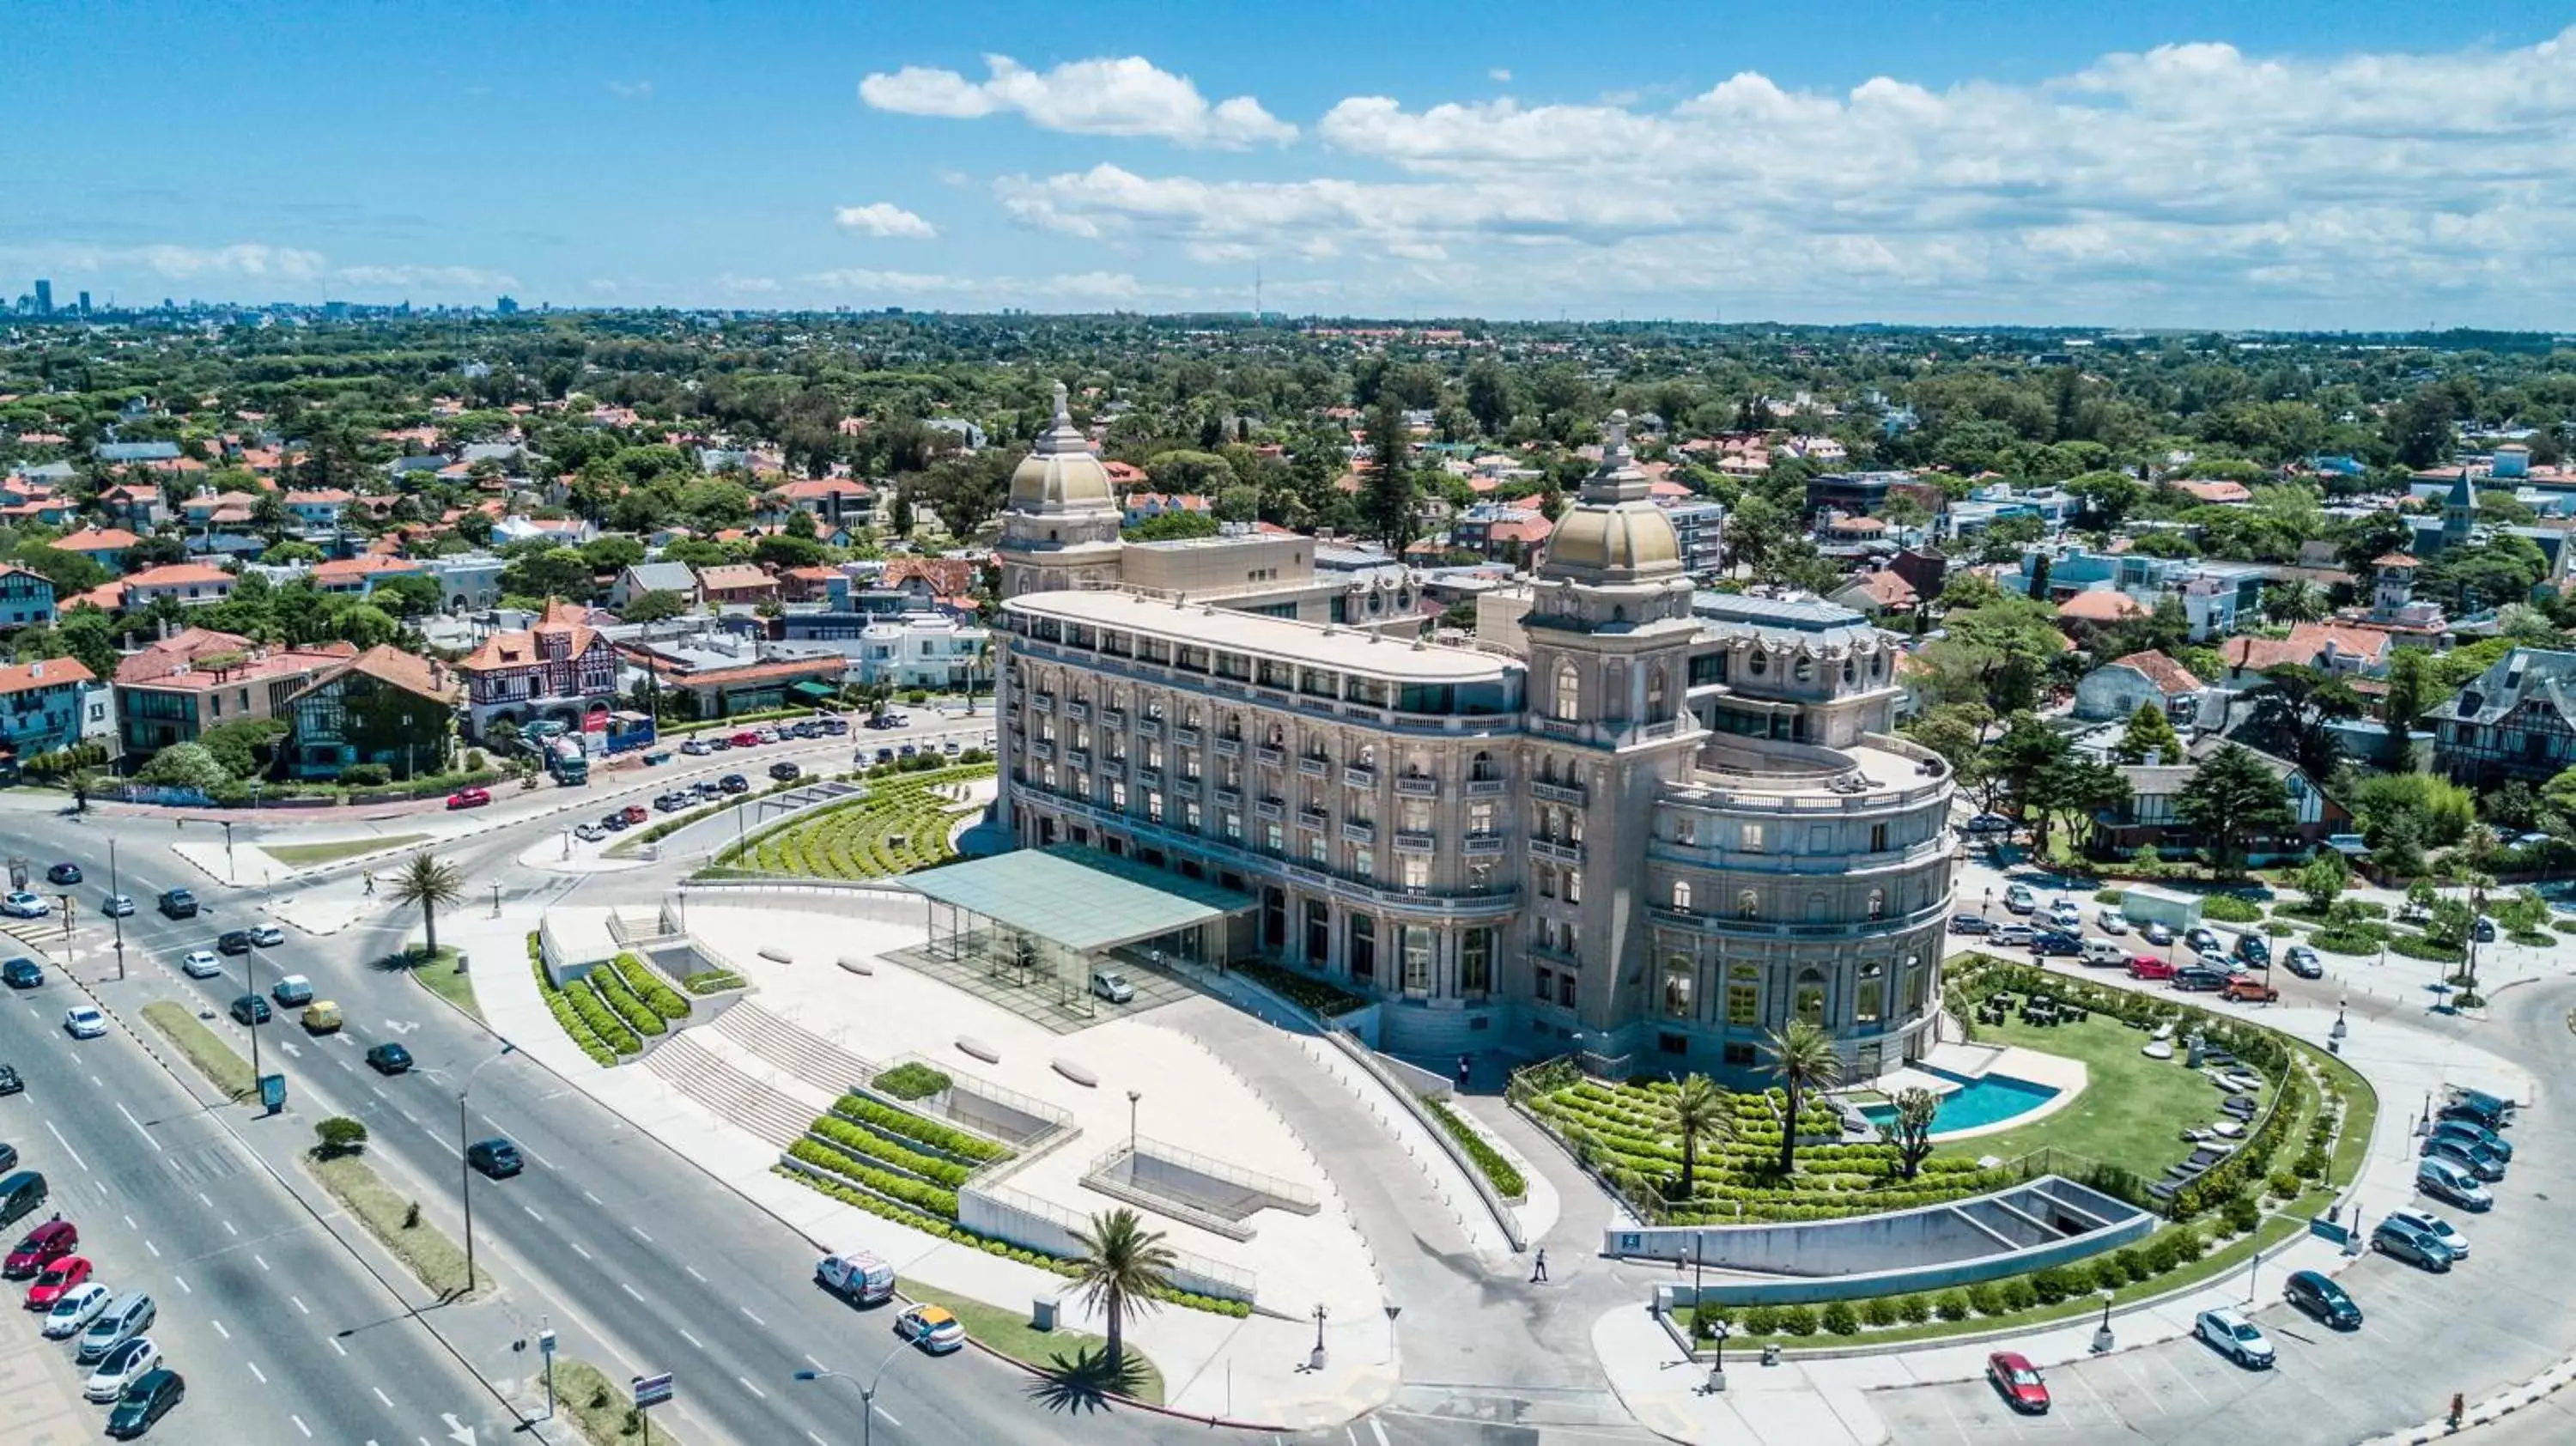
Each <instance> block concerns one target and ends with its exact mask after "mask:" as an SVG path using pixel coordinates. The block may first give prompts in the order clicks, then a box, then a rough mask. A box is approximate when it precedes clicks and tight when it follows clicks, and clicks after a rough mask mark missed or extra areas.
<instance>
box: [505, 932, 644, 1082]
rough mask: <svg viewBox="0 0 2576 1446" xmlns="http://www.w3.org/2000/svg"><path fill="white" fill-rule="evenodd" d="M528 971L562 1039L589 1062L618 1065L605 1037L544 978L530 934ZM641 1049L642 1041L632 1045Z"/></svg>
mask: <svg viewBox="0 0 2576 1446" xmlns="http://www.w3.org/2000/svg"><path fill="white" fill-rule="evenodd" d="M528 968H529V970H530V971H532V972H533V973H534V974H535V975H536V977H537V994H538V996H539V997H540V998H542V999H544V1000H545V1001H546V1012H547V1013H549V1014H552V1015H553V1016H554V1017H555V1023H557V1024H559V1025H562V1026H563V1032H564V1035H565V1037H566V1038H568V1039H570V1040H571V1041H572V1042H573V1043H574V1044H577V1045H579V1046H581V1052H582V1053H584V1054H586V1055H589V1056H590V1058H591V1062H592V1063H594V1064H601V1065H615V1064H616V1063H617V1054H618V1051H617V1050H616V1049H615V1047H614V1046H612V1045H611V1044H610V1043H609V1042H608V1041H607V1039H606V1037H605V1036H603V1035H601V1034H600V1033H599V1031H597V1030H596V1029H593V1028H592V1027H591V1024H590V1020H589V1017H588V1016H587V1015H584V1014H583V1013H582V1012H581V1010H580V1009H579V1008H578V1007H577V1006H576V1005H575V1004H574V1002H573V996H572V995H570V994H567V993H565V992H564V991H562V990H560V989H557V988H556V987H555V984H554V981H553V980H551V979H549V978H547V977H546V962H545V958H544V956H543V955H542V954H541V953H540V952H539V948H538V944H537V936H536V935H535V934H534V933H533V932H532V933H530V934H529V935H528ZM587 994H588V991H584V996H585V997H587ZM590 1003H591V1005H592V1006H593V1007H594V1008H596V1007H597V1005H598V1003H599V1001H598V1000H596V999H592V1000H590ZM610 1022H611V1023H614V1022H615V1021H613V1020H612V1021H610ZM627 1038H629V1039H633V1038H634V1036H633V1035H628V1036H627ZM643 1047H644V1046H643V1042H642V1041H641V1040H637V1041H636V1042H635V1046H634V1048H635V1049H641V1048H643ZM627 1052H628V1053H633V1052H634V1051H633V1050H629V1051H627Z"/></svg>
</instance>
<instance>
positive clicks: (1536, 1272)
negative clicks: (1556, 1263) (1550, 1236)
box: [1530, 1245, 1547, 1285]
mask: <svg viewBox="0 0 2576 1446" xmlns="http://www.w3.org/2000/svg"><path fill="white" fill-rule="evenodd" d="M1531 1267H1532V1268H1531V1270H1530V1284H1532V1285H1544V1284H1546V1283H1547V1247H1546V1246H1544V1245H1542V1246H1540V1247H1539V1248H1538V1258H1537V1259H1536V1260H1534V1261H1533V1262H1531Z"/></svg>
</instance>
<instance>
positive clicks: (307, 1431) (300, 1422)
mask: <svg viewBox="0 0 2576 1446" xmlns="http://www.w3.org/2000/svg"><path fill="white" fill-rule="evenodd" d="M250 1371H251V1374H252V1375H254V1376H259V1367H257V1366H253V1367H251V1368H250ZM259 1383H260V1384H261V1385H263V1386H265V1385H267V1384H268V1377H266V1376H260V1377H259ZM286 1419H287V1420H289V1421H292V1422H294V1423H295V1429H296V1430H298V1431H301V1432H303V1433H304V1439H305V1440H307V1441H310V1440H312V1439H313V1428H312V1427H310V1426H307V1425H305V1424H304V1418H303V1417H301V1416H298V1415H296V1414H295V1413H294V1412H292V1411H289V1412H287V1413H286Z"/></svg>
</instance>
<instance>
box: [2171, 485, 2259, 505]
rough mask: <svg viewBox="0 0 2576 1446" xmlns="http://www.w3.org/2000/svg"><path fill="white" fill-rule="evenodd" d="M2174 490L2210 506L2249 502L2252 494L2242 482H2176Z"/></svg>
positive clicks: (2252, 497)
mask: <svg viewBox="0 0 2576 1446" xmlns="http://www.w3.org/2000/svg"><path fill="white" fill-rule="evenodd" d="M2173 487H2174V490H2175V491H2177V492H2180V493H2182V494H2183V495H2184V496H2186V497H2190V498H2192V499H2194V500H2196V501H2198V502H2201V503H2203V504H2205V505H2210V506H2219V507H2230V506H2234V505H2235V504H2237V503H2240V502H2251V501H2253V500H2254V494H2253V492H2252V491H2251V490H2249V489H2248V488H2247V487H2246V485H2245V484H2244V483H2242V482H2176V483H2175V484H2173Z"/></svg>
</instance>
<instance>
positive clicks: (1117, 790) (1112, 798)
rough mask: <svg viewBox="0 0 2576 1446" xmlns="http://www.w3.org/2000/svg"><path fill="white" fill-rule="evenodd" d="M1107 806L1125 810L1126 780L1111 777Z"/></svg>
mask: <svg viewBox="0 0 2576 1446" xmlns="http://www.w3.org/2000/svg"><path fill="white" fill-rule="evenodd" d="M1109 806H1110V807H1111V808H1114V809H1118V810H1120V811H1121V812H1124V811H1125V809H1126V807H1127V780H1125V779H1123V778H1113V779H1111V780H1109Z"/></svg>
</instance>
